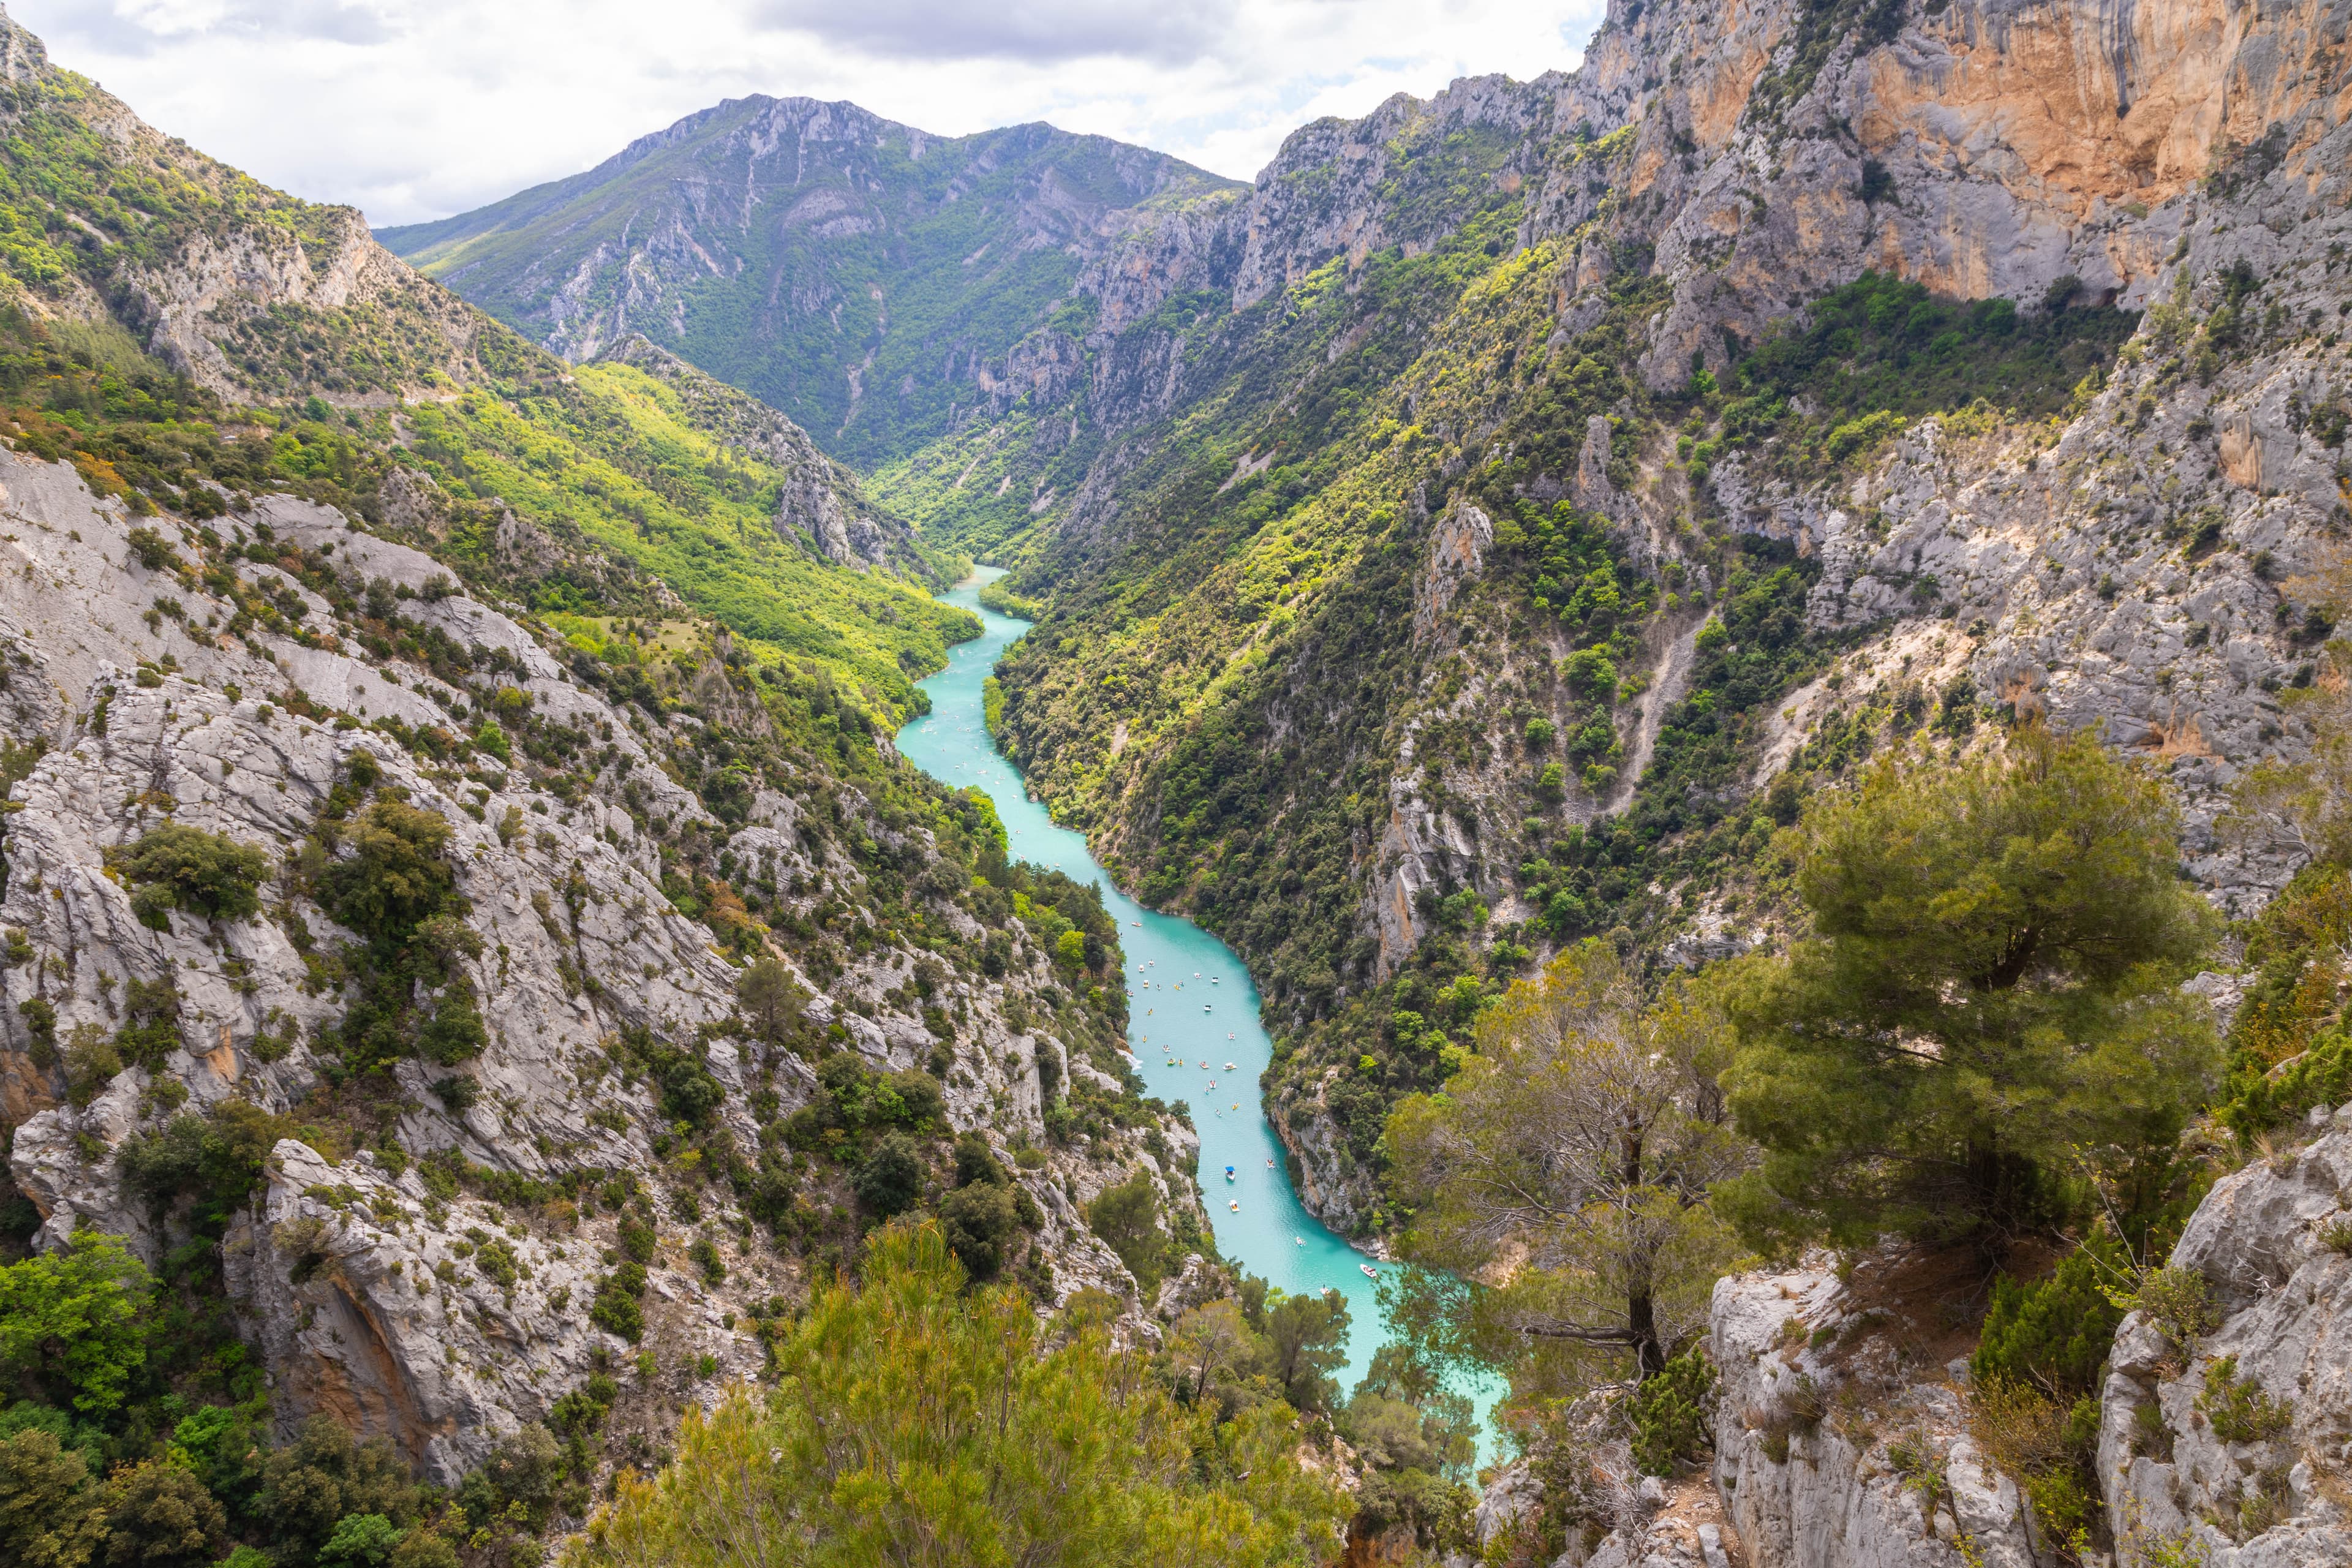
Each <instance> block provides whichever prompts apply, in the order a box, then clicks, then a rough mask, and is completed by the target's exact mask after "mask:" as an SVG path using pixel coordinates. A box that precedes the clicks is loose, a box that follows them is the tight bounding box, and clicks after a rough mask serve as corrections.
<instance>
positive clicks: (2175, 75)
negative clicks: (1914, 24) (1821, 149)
mask: <svg viewBox="0 0 2352 1568" xmlns="http://www.w3.org/2000/svg"><path fill="white" fill-rule="evenodd" d="M1990 10H1991V8H1990V7H1983V8H1975V7H1970V8H1962V7H1954V8H1953V9H1951V10H1948V11H1947V12H1946V13H1945V14H1944V15H1943V16H1941V17H1940V18H1933V19H1929V20H1928V21H1927V23H1926V25H1925V26H1922V27H1921V29H1920V36H1919V38H1918V45H1919V47H1917V48H1916V49H1907V48H1906V49H1883V50H1880V51H1878V52H1876V53H1874V55H1872V56H1871V57H1870V58H1869V60H1868V62H1867V65H1866V67H1865V68H1864V98H1865V101H1866V105H1867V107H1866V108H1865V110H1864V112H1863V113H1862V114H1861V115H1859V116H1857V117H1856V119H1855V121H1854V131H1855V134H1856V135H1857V136H1858V137H1859V138H1860V139H1861V142H1862V143H1863V145H1864V147H1865V148H1867V149H1869V150H1870V151H1872V152H1880V151H1883V150H1885V149H1888V148H1892V147H1895V146H1898V145H1901V144H1904V143H1905V142H1909V143H1910V144H1911V145H1912V146H1914V147H1916V149H1917V150H1918V151H1919V152H1921V153H1926V154H1928V155H1931V156H1932V155H1940V156H1942V157H1944V158H1945V159H1947V160H1948V161H1949V162H1950V163H1951V164H1952V165H1953V166H1954V167H1956V168H1957V169H1958V170H1960V171H1964V172H1968V173H1982V174H1989V175H1990V176H1991V177H1992V178H1995V179H1997V180H1999V181H2000V183H2001V184H2004V185H2006V186H2009V187H2010V188H2011V189H2012V190H2014V191H2016V192H2018V194H2020V195H2023V196H2026V197H2027V198H2028V199H2032V200H2037V201H2042V202H2046V203H2048V204H2050V205H2053V206H2058V207H2061V208H2063V209H2066V210H2068V211H2071V212H2072V213H2073V214H2074V216H2076V217H2084V216H2089V215H2090V213H2091V211H2092V208H2093V204H2094V203H2095V202H2098V201H2102V200H2104V201H2105V202H2107V203H2108V204H2110V205H2121V204H2123V203H2125V202H2137V203H2141V204H2143V205H2152V204H2155V203H2158V202H2163V201H2168V200H2170V199H2171V198H2172V197H2174V196H2176V195H2179V194H2180V192H2181V191H2182V190H2184V189H2185V188H2187V186H2188V185H2189V184H2190V183H2191V182H2192V181H2194V180H2196V179H2198V178H2199V177H2200V176H2201V175H2203V174H2205V173H2206V172H2207V171H2208V169H2209V168H2210V163H2211V158H2212V154H2213V150H2214V145H2215V137H2216V135H2217V133H2218V132H2220V131H2221V128H2222V125H2223V122H2224V121H2225V119H2226V118H2229V116H2228V115H2227V111H2226V107H2225V106H2226V103H2227V98H2228V94H2227V93H2226V92H2225V88H2226V86H2227V85H2228V83H2229V79H2230V78H2231V76H2232V75H2233V74H2237V54H2238V50H2239V47H2240V45H2241V44H2242V42H2243V26H2242V22H2243V18H2244V17H2246V16H2248V15H2249V14H2250V13H2249V11H2248V9H2247V8H2245V7H2237V8H2234V9H2233V8H2231V7H2228V6H2225V5H2223V4H2222V0H2163V3H2160V4H2156V5H2129V4H2124V5H2116V4H2111V3H2102V4H2083V5H2036V6H2032V7H2031V8H2027V9H2023V10H2021V11H2018V12H2015V13H2012V14H2010V15H2006V16H1996V15H1992V14H1990ZM2256 134H2257V135H2259V134H2260V132H2259V130H2257V132H2256Z"/></svg>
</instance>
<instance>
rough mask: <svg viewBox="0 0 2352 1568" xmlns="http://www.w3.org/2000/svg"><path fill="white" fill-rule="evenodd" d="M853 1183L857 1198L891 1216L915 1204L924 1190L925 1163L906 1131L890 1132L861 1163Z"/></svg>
mask: <svg viewBox="0 0 2352 1568" xmlns="http://www.w3.org/2000/svg"><path fill="white" fill-rule="evenodd" d="M850 1185H851V1186H852V1188H853V1189H855V1191H856V1194H857V1201H858V1202H859V1203H861V1204H863V1205H866V1208H867V1209H869V1210H870V1211H872V1212H873V1213H875V1214H877V1215H881V1216H882V1217H883V1218H885V1219H887V1218H889V1217H890V1216H891V1215H900V1214H904V1213H906V1212H907V1211H908V1209H910V1208H913V1207H914V1206H915V1202H916V1200H917V1199H918V1198H919V1197H921V1196H922V1194H923V1163H922V1161H921V1159H920V1158H919V1157H918V1155H917V1154H916V1152H915V1144H914V1141H913V1140H912V1139H909V1138H908V1136H907V1135H906V1134H905V1133H903V1132H886V1133H884V1134H883V1135H882V1136H881V1138H879V1139H878V1140H877V1141H876V1142H875V1145H874V1150H873V1152H871V1153H869V1154H867V1155H866V1158H865V1160H864V1161H862V1162H861V1163H859V1165H858V1167H857V1173H856V1176H855V1177H854V1178H853V1179H852V1181H851V1183H850Z"/></svg>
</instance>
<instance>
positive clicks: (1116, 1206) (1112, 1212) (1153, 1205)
mask: <svg viewBox="0 0 2352 1568" xmlns="http://www.w3.org/2000/svg"><path fill="white" fill-rule="evenodd" d="M1087 1225H1088V1226H1090V1227H1092V1229H1093V1231H1094V1233H1095V1234H1096V1235H1097V1236H1098V1237H1102V1238H1103V1240H1104V1241H1105V1242H1107V1243H1108V1244H1109V1247H1110V1249H1111V1250H1112V1251H1113V1252H1116V1253H1118V1260H1119V1261H1120V1262H1121V1263H1124V1264H1126V1265H1127V1271H1128V1272H1129V1273H1130V1274H1132V1275H1134V1276H1135V1283H1136V1285H1137V1287H1138V1288H1139V1289H1140V1290H1141V1291H1142V1292H1143V1299H1144V1300H1146V1301H1150V1300H1151V1298H1152V1293H1153V1292H1154V1291H1155V1290H1157V1289H1159V1288H1160V1275H1161V1274H1162V1273H1163V1272H1164V1271H1165V1263H1164V1260H1165V1258H1166V1257H1167V1254H1168V1237H1167V1234H1166V1233H1165V1232H1164V1231H1162V1230H1161V1229H1160V1193H1159V1189H1158V1188H1157V1187H1156V1186H1155V1185H1153V1184H1152V1180H1151V1178H1150V1176H1149V1175H1148V1174H1146V1173H1143V1172H1141V1171H1138V1172H1137V1173H1135V1174H1134V1175H1132V1176H1129V1178H1128V1179H1127V1180H1126V1181H1124V1182H1121V1183H1119V1184H1118V1185H1117V1186H1115V1187H1108V1188H1106V1189H1104V1190H1103V1191H1102V1192H1101V1193H1100V1194H1097V1196H1096V1198H1095V1200H1094V1202H1092V1203H1090V1204H1088V1205H1087Z"/></svg>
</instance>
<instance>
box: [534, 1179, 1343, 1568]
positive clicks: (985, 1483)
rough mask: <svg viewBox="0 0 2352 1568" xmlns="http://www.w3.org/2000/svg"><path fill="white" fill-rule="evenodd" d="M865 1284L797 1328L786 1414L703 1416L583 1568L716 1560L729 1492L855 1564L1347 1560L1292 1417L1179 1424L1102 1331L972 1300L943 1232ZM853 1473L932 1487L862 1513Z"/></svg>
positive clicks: (838, 1290) (1007, 1304)
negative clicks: (916, 1392)
mask: <svg viewBox="0 0 2352 1568" xmlns="http://www.w3.org/2000/svg"><path fill="white" fill-rule="evenodd" d="M860 1275H862V1283H860V1282H856V1281H855V1280H854V1279H853V1277H852V1276H850V1275H849V1274H847V1273H843V1274H840V1275H837V1276H835V1277H834V1279H832V1281H831V1282H830V1283H826V1284H823V1285H820V1286H819V1287H818V1288H817V1289H815V1291H814V1294H813V1296H812V1299H811V1300H810V1301H809V1303H808V1306H807V1308H806V1310H803V1312H802V1313H801V1314H800V1315H799V1317H798V1318H797V1319H796V1320H794V1321H792V1322H791V1323H790V1324H789V1325H782V1326H780V1331H779V1332H778V1333H777V1336H776V1338H775V1341H774V1344H773V1352H772V1353H773V1357H774V1362H775V1367H776V1371H777V1373H778V1374H779V1375H778V1381H777V1384H776V1391H775V1394H774V1396H773V1397H772V1398H770V1397H764V1396H762V1397H748V1396H744V1395H741V1394H734V1395H730V1396H729V1397H727V1398H726V1399H724V1400H722V1401H721V1402H720V1403H719V1405H718V1407H717V1408H716V1409H715V1410H713V1411H712V1412H710V1413H709V1414H708V1415H705V1414H704V1413H702V1412H700V1411H699V1410H689V1412H688V1415H687V1417H686V1420H685V1424H684V1426H683V1427H682V1428H681V1430H680V1431H679V1434H678V1439H677V1460H676V1461H675V1463H674V1464H673V1465H671V1466H670V1467H668V1468H666V1469H665V1470H664V1471H663V1472H662V1474H661V1475H660V1476H659V1477H658V1478H656V1479H655V1480H653V1481H652V1482H651V1483H649V1484H648V1483H644V1482H636V1481H628V1480H625V1481H624V1482H623V1483H622V1484H621V1486H620V1488H619V1489H618V1490H617V1492H616V1494H615V1497H614V1501H613V1503H612V1504H611V1506H610V1507H608V1508H607V1509H606V1510H604V1511H603V1512H602V1513H600V1514H599V1515H598V1516H597V1518H596V1519H595V1520H594V1521H593V1522H592V1523H591V1524H590V1526H589V1529H588V1531H587V1533H586V1535H585V1537H584V1538H583V1540H582V1541H581V1542H579V1543H578V1546H577V1548H576V1552H577V1558H578V1562H579V1564H580V1568H620V1565H622V1564H625V1563H636V1562H640V1561H654V1562H683V1561H688V1560H690V1559H692V1558H694V1557H696V1556H698V1554H700V1553H701V1552H702V1551H703V1550H704V1548H703V1547H701V1546H700V1545H698V1544H697V1543H698V1542H700V1541H703V1540H705V1539H707V1537H706V1536H705V1535H704V1534H703V1531H705V1529H706V1527H707V1522H708V1521H709V1518H710V1517H711V1516H710V1513H709V1502H710V1500H711V1499H710V1494H709V1493H708V1492H707V1491H706V1490H705V1489H706V1487H707V1486H708V1484H709V1478H712V1477H716V1476H720V1475H738V1476H740V1477H741V1478H742V1479H743V1480H744V1482H745V1484H746V1486H747V1487H748V1489H749V1491H750V1494H751V1495H754V1496H758V1497H760V1498H761V1499H763V1500H766V1501H765V1504H764V1506H768V1507H772V1509H774V1510H776V1514H777V1516H778V1517H782V1518H789V1519H791V1520H793V1521H794V1523H795V1528H796V1529H798V1530H802V1531H807V1532H808V1534H809V1535H810V1537H811V1538H813V1539H814V1540H817V1541H821V1542H824V1544H825V1547H826V1549H827V1551H828V1552H830V1553H831V1554H832V1555H834V1556H835V1557H837V1558H838V1559H839V1560H840V1561H842V1562H845V1563H866V1562H877V1561H882V1560H885V1559H887V1556H888V1555H889V1552H890V1544H889V1543H891V1542H904V1541H909V1540H920V1541H924V1542H929V1543H930V1545H931V1549H932V1551H933V1552H934V1553H935V1555H936V1557H937V1559H938V1560H939V1561H940V1562H945V1563H1018V1562H1027V1561H1035V1562H1044V1561H1048V1560H1051V1561H1057V1562H1065V1563H1087V1564H1099V1565H1101V1568H1142V1565H1146V1564H1150V1563H1160V1562H1164V1561H1166V1560H1167V1558H1168V1556H1169V1554H1170V1553H1171V1550H1172V1549H1173V1547H1174V1543H1178V1542H1207V1543H1212V1546H1211V1547H1210V1548H1209V1549H1208V1552H1207V1554H1208V1555H1210V1556H1213V1557H1214V1558H1215V1559H1216V1560H1217V1561H1220V1562H1224V1563H1234V1564H1255V1565H1263V1568H1273V1565H1275V1564H1287V1563H1312V1562H1320V1561H1325V1560H1327V1559H1328V1557H1329V1556H1330V1554H1331V1552H1333V1551H1334V1550H1336V1548H1337V1546H1338V1541H1337V1536H1336V1531H1334V1529H1333V1525H1334V1523H1335V1522H1336V1521H1338V1519H1339V1517H1340V1514H1341V1512H1342V1510H1343V1509H1344V1506H1345V1505H1344V1504H1343V1503H1342V1501H1341V1500H1340V1499H1339V1495H1338V1494H1337V1492H1336V1491H1335V1490H1334V1489H1332V1488H1331V1487H1330V1485H1329V1484H1328V1481H1326V1480H1324V1479H1320V1478H1318V1477H1316V1476H1314V1475H1311V1474H1309V1473H1307V1472H1306V1471H1305V1470H1304V1469H1302V1468H1301V1467H1300V1465H1299V1462H1298V1458H1297V1448H1298V1438H1297V1427H1296V1423H1295V1420H1294V1418H1293V1417H1292V1416H1291V1415H1289V1413H1287V1412H1286V1411H1282V1410H1280V1409H1279V1408H1278V1407H1275V1408H1266V1409H1261V1410H1255V1411H1251V1412H1248V1413H1245V1414H1244V1415H1241V1416H1240V1417H1239V1418H1237V1419H1236V1420H1235V1421H1234V1422H1231V1423H1226V1424H1223V1425H1220V1424H1218V1423H1217V1422H1216V1420H1215V1419H1214V1415H1213V1410H1212V1409H1206V1408H1202V1407H1199V1406H1194V1407H1191V1408H1188V1407H1186V1406H1184V1405H1180V1404H1179V1403H1177V1401H1176V1400H1175V1399H1174V1398H1173V1397H1171V1394H1169V1393H1168V1392H1167V1391H1166V1390H1165V1389H1164V1388H1163V1387H1161V1386H1160V1384H1158V1383H1157V1382H1156V1381H1155V1380H1154V1379H1153V1378H1151V1377H1150V1375H1149V1374H1148V1372H1147V1369H1146V1366H1145V1362H1144V1356H1145V1352H1140V1351H1129V1350H1121V1349H1118V1347H1117V1346H1115V1345H1114V1343H1113V1342H1112V1340H1111V1337H1110V1334H1109V1331H1108V1328H1107V1327H1106V1326H1105V1325H1103V1324H1102V1323H1100V1322H1089V1321H1076V1322H1066V1323H1065V1324H1063V1325H1059V1326H1056V1325H1053V1324H1049V1323H1047V1322H1045V1321H1041V1320H1040V1318H1039V1315H1038V1313H1037V1311H1036V1310H1035V1304H1034V1301H1033V1300H1031V1298H1030V1297H1029V1296H1028V1294H1027V1293H1026V1292H1025V1291H1022V1290H1019V1289H1010V1288H1004V1287H996V1288H991V1289H979V1290H968V1289H966V1288H965V1286H966V1281H965V1279H964V1277H963V1273H962V1270H961V1269H959V1268H957V1267H956V1265H955V1262H954V1259H953V1258H950V1256H949V1255H948V1250H947V1246H946V1243H945V1241H944V1240H943V1239H942V1237H940V1232H939V1230H938V1228H937V1227H936V1226H928V1225H924V1226H910V1225H898V1226H885V1227H883V1228H882V1229H881V1230H879V1231H877V1233H876V1234H875V1235H874V1237H872V1238H871V1240H869V1242H868V1243H867V1249H866V1256H865V1259H864V1267H863V1268H862V1269H861V1270H860ZM916 1366H920V1367H921V1368H922V1369H923V1371H922V1377H923V1380H924V1383H925V1384H926V1386H931V1387H936V1388H938V1389H942V1390H949V1391H952V1392H951V1394H950V1397H948V1398H945V1399H943V1400H937V1401H933V1402H931V1403H930V1405H929V1415H928V1416H927V1418H926V1419H925V1420H923V1421H920V1422H910V1421H909V1420H908V1403H907V1401H908V1397H909V1385H908V1384H907V1382H906V1378H907V1376H908V1370H909V1369H910V1368H913V1367H916ZM844 1446H846V1447H844ZM842 1452H856V1453H859V1454H862V1455H865V1456H866V1459H865V1460H864V1461H863V1462H864V1463H866V1464H867V1465H869V1466H871V1467H873V1468H875V1469H876V1471H877V1473H883V1472H887V1473H892V1474H902V1475H914V1474H921V1475H924V1476H926V1477H929V1478H931V1479H930V1483H929V1484H926V1485H921V1486H885V1487H878V1488H874V1489H869V1490H868V1491H867V1492H866V1494H865V1495H863V1496H861V1497H858V1498H854V1499H853V1498H850V1497H848V1496H847V1495H846V1494H845V1490H844V1489H843V1488H841V1487H840V1486H838V1485H836V1484H835V1481H834V1480H833V1479H831V1478H830V1475H829V1471H828V1463H829V1461H828V1459H827V1458H826V1456H827V1455H834V1454H839V1453H842ZM1195 1456H1205V1457H1207V1459H1206V1462H1201V1461H1199V1460H1196V1458H1195ZM983 1496H984V1497H986V1498H987V1499H988V1502H987V1506H984V1507H981V1506H974V1503H973V1500H975V1499H979V1498H982V1497H983Z"/></svg>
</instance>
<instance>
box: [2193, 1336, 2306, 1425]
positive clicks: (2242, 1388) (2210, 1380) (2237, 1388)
mask: <svg viewBox="0 0 2352 1568" xmlns="http://www.w3.org/2000/svg"><path fill="white" fill-rule="evenodd" d="M2197 1408H2198V1410H2199V1411H2200V1412H2201V1413H2202V1414H2203V1415H2204V1417H2205V1419H2206V1420H2207V1421H2209V1422H2210V1423H2211V1424H2212V1426H2213V1436H2216V1437H2219V1438H2220V1439H2221V1441H2222V1442H2224V1443H2265V1442H2268V1441H2269V1440H2270V1439H2272V1438H2273V1437H2281V1436H2285V1435H2286V1433H2287V1430H2288V1429H2289V1428H2290V1427H2292V1426H2294V1406H2293V1405H2289V1404H2287V1403H2286V1402H2285V1401H2284V1400H2279V1399H2273V1398H2272V1397H2271V1396H2270V1394H2268V1393H2266V1392H2265V1391H2264V1390H2263V1385H2262V1384H2259V1383H2257V1382H2255V1381H2254V1380H2253V1379H2252V1378H2251V1377H2246V1378H2242V1377H2240V1376H2239V1375H2238V1358H2237V1357H2236V1356H2233V1355H2225V1356H2223V1357H2221V1359H2220V1360H2218V1361H2214V1362H2210V1363H2207V1364H2206V1367H2205V1386H2204V1387H2203V1388H2202V1389H2201V1390H2200V1391H2199V1393H2198V1395H2197Z"/></svg>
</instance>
